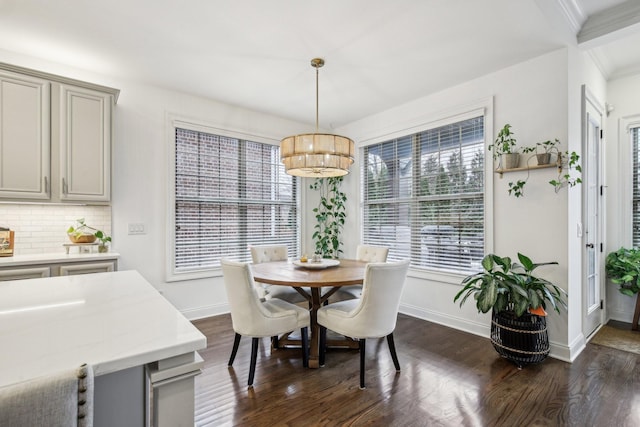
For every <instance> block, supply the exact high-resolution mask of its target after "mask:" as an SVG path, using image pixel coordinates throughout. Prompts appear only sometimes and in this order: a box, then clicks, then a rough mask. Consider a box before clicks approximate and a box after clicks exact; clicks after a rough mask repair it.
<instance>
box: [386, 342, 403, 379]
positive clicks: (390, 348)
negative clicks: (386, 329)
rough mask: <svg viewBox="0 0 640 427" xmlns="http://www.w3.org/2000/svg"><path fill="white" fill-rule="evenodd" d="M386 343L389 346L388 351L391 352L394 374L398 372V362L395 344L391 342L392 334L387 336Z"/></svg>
mask: <svg viewBox="0 0 640 427" xmlns="http://www.w3.org/2000/svg"><path fill="white" fill-rule="evenodd" d="M387 343H388V344H389V351H390V352H391V358H392V359H393V364H394V366H395V367H396V372H400V362H398V355H397V354H396V344H395V342H394V341H393V332H392V333H390V334H389V335H387Z"/></svg>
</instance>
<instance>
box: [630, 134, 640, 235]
mask: <svg viewBox="0 0 640 427" xmlns="http://www.w3.org/2000/svg"><path fill="white" fill-rule="evenodd" d="M629 132H630V134H631V146H632V147H633V247H634V248H638V247H640V127H635V128H631V129H629Z"/></svg>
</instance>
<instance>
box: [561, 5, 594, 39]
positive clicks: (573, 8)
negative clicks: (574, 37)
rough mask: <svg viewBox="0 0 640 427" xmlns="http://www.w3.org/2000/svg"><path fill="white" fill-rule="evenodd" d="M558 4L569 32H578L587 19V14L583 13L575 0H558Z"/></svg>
mask: <svg viewBox="0 0 640 427" xmlns="http://www.w3.org/2000/svg"><path fill="white" fill-rule="evenodd" d="M558 5H559V6H560V10H562V13H563V14H564V17H565V18H566V19H567V22H568V24H569V27H570V28H571V32H572V33H573V34H578V32H579V31H580V29H581V28H582V25H583V24H584V23H585V21H586V20H587V16H586V15H585V14H584V12H583V11H582V9H581V8H580V6H578V3H576V0H558Z"/></svg>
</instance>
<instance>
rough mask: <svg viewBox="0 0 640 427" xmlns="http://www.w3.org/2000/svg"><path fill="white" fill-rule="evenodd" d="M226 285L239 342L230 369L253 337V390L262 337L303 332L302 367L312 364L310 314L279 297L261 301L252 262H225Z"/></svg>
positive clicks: (230, 360) (251, 380)
mask: <svg viewBox="0 0 640 427" xmlns="http://www.w3.org/2000/svg"><path fill="white" fill-rule="evenodd" d="M220 263H221V264H222V274H223V276H224V285H225V288H226V290H227V297H228V298H229V305H230V306H231V322H232V324H233V330H234V331H235V339H234V342H233V349H232V350H231V357H230V358H229V366H231V365H233V361H234V359H235V358H236V353H237V352H238V346H239V345H240V338H241V337H242V336H243V335H244V336H249V337H252V342H251V364H250V367H249V381H248V385H249V387H251V386H253V377H254V374H255V370H256V359H257V356H258V343H259V338H262V337H272V336H276V335H279V334H283V333H285V332H291V331H294V330H296V329H300V330H301V333H302V365H303V366H304V367H305V368H306V367H308V365H309V346H308V343H309V340H308V334H307V331H308V328H309V311H308V310H306V309H304V308H301V307H298V306H296V305H293V304H289V303H288V302H286V301H282V300H280V299H277V298H272V299H270V300H268V301H261V300H260V298H259V297H258V294H257V293H256V290H255V287H254V281H253V274H252V273H251V266H250V264H248V263H241V262H234V261H228V260H222V261H221V262H220Z"/></svg>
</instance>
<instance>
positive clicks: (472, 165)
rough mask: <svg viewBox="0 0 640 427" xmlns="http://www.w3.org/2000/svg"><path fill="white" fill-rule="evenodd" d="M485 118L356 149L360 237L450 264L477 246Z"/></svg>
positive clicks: (461, 263)
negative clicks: (360, 150)
mask: <svg viewBox="0 0 640 427" xmlns="http://www.w3.org/2000/svg"><path fill="white" fill-rule="evenodd" d="M484 151H485V147H484V117H483V116H479V117H474V118H471V119H467V120H463V121H459V122H456V123H452V124H447V125H445V126H440V127H437V128H433V129H429V130H425V131H422V132H418V133H416V134H413V135H408V136H404V137H400V138H396V139H393V140H390V141H385V142H382V143H378V144H374V145H370V146H367V147H365V148H363V157H362V158H363V161H362V167H361V174H362V176H361V179H362V183H363V185H362V191H363V195H362V200H363V209H362V212H363V221H362V224H363V232H362V235H363V240H364V242H365V243H368V244H373V245H382V246H388V247H390V251H389V259H390V260H396V259H406V258H410V259H411V264H412V266H413V267H418V268H420V267H422V268H425V269H439V270H450V271H471V270H475V269H477V268H478V266H479V263H480V261H481V260H482V257H483V253H484Z"/></svg>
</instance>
